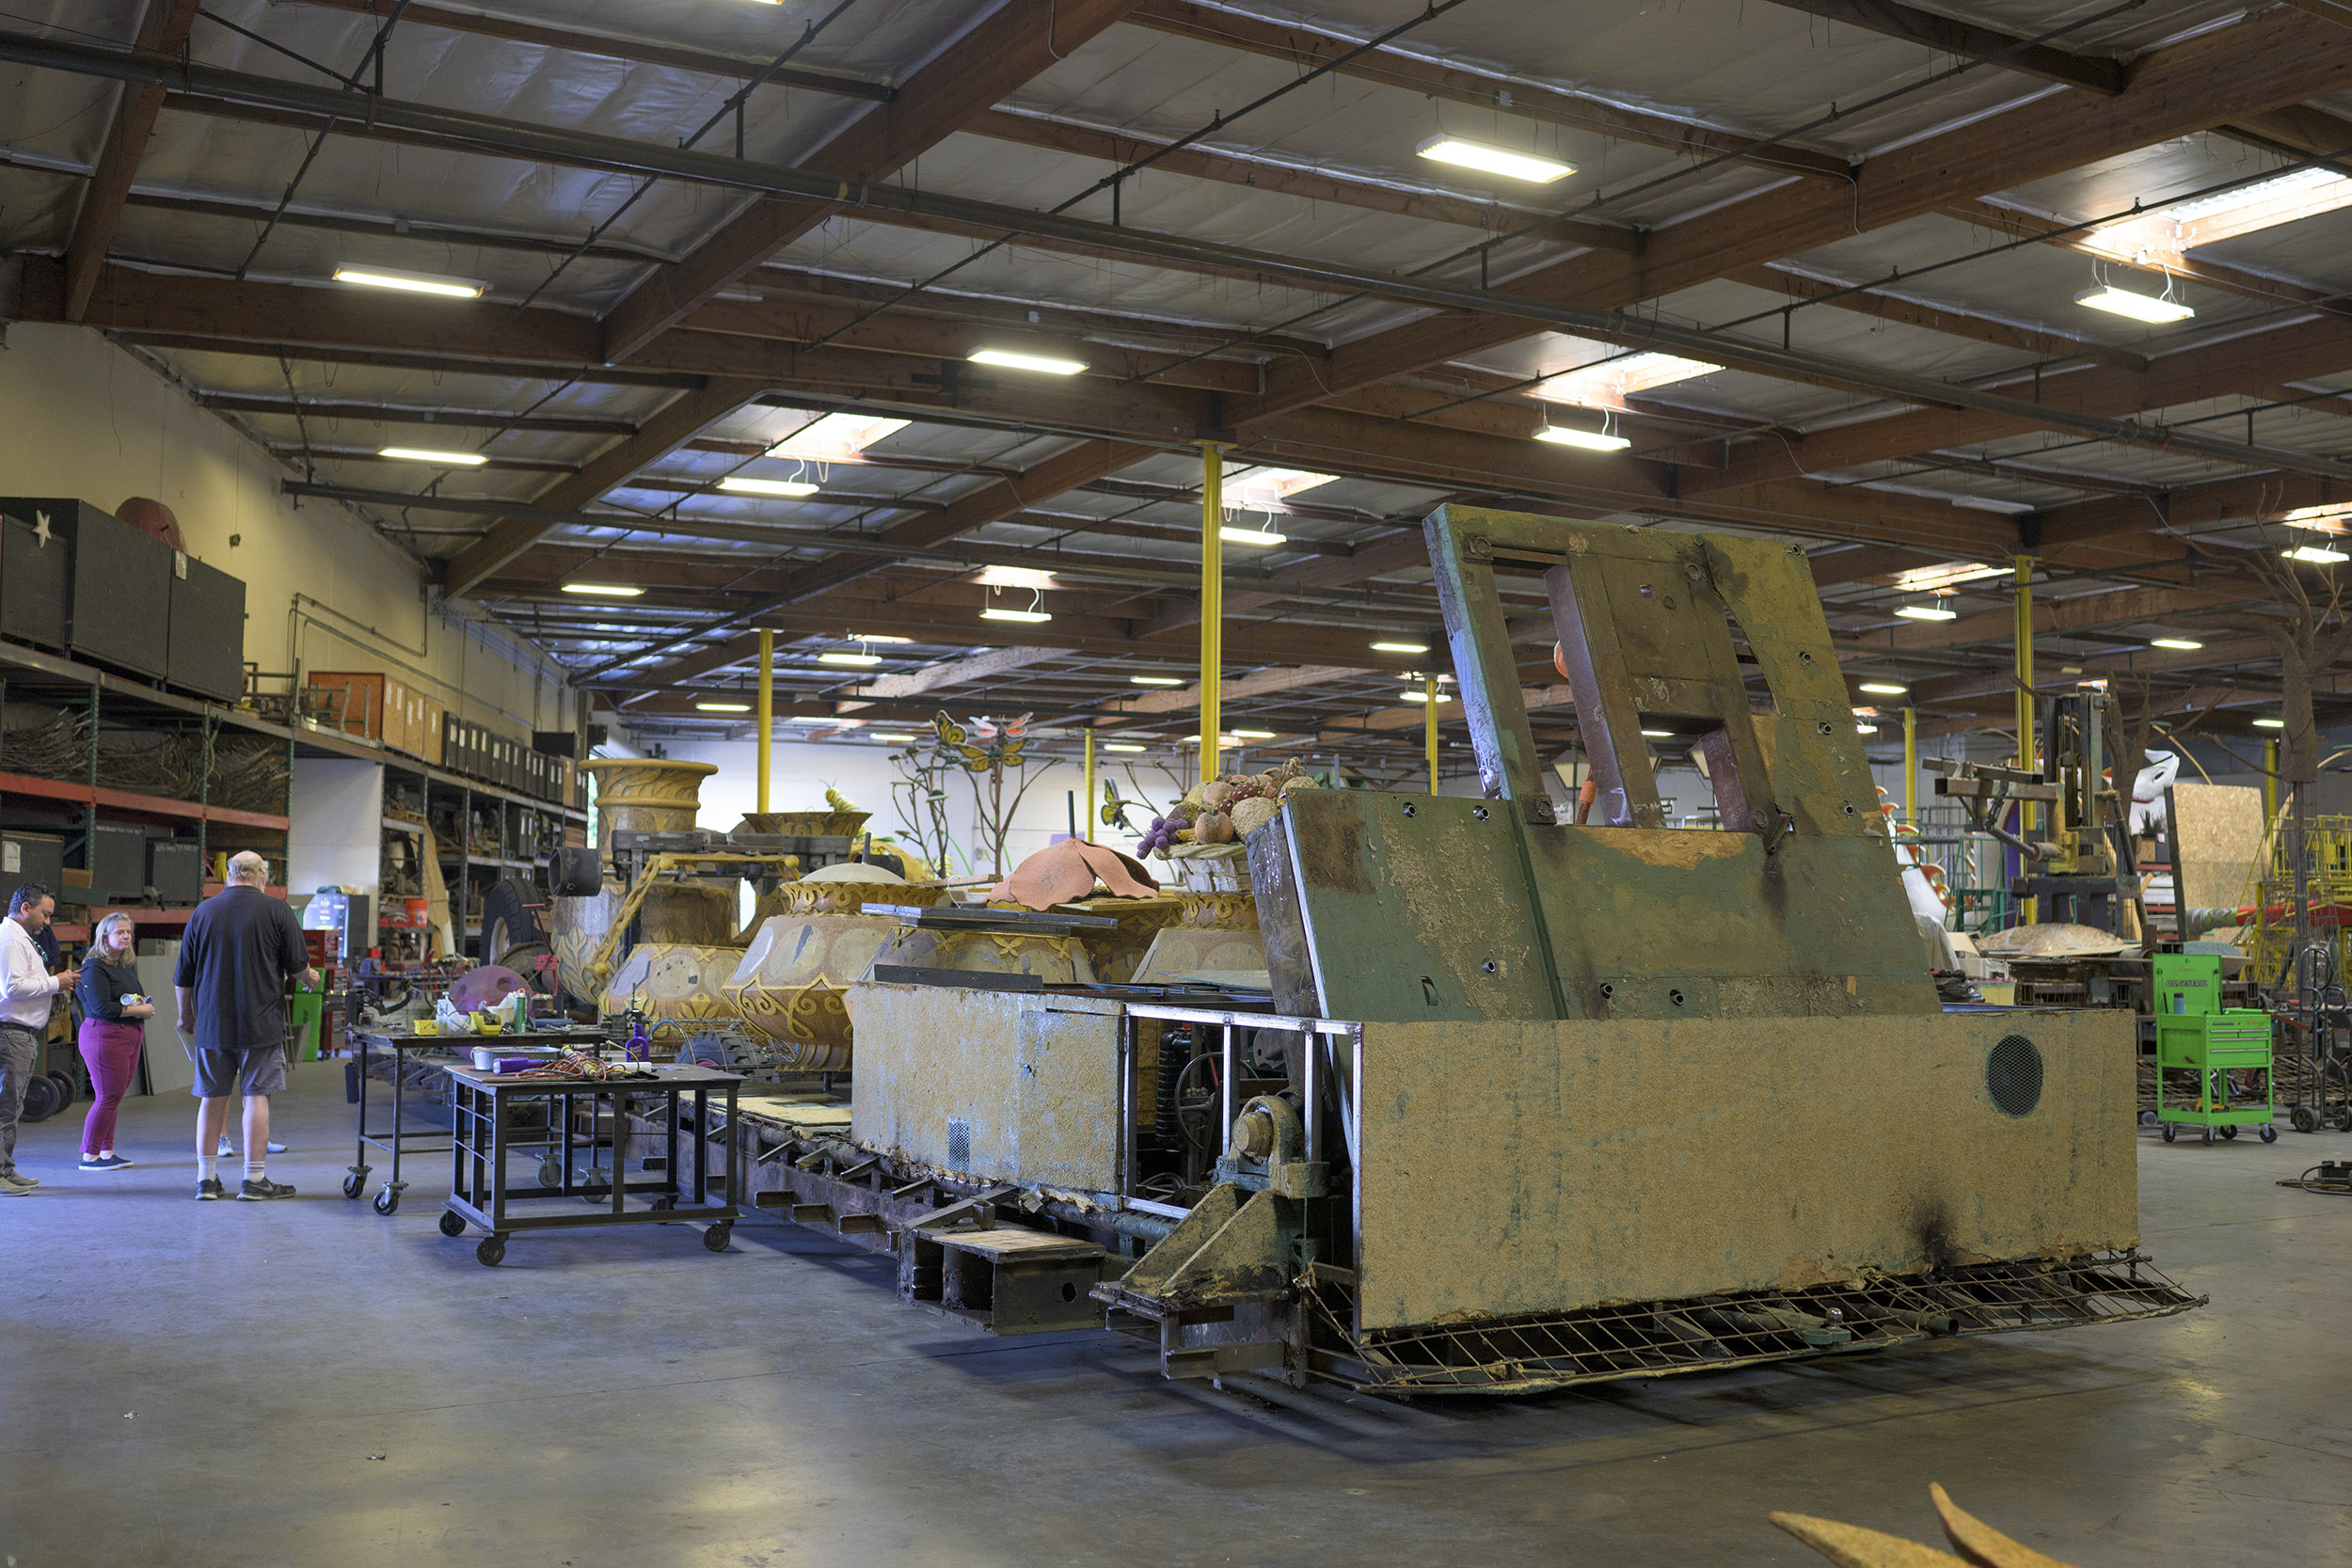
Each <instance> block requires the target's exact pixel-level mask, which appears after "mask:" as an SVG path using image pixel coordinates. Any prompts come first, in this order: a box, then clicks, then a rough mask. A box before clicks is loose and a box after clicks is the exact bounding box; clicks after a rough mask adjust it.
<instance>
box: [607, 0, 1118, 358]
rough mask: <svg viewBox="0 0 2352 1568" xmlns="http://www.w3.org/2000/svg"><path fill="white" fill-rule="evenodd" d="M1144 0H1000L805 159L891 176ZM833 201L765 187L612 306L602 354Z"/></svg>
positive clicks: (694, 298)
mask: <svg viewBox="0 0 2352 1568" xmlns="http://www.w3.org/2000/svg"><path fill="white" fill-rule="evenodd" d="M1134 4H1135V0H1002V3H1001V4H999V5H998V6H997V7H996V8H994V9H993V10H992V11H990V12H989V13H988V14H987V15H986V16H984V17H982V18H981V19H980V20H979V21H978V22H977V23H976V24H974V25H973V26H972V27H971V28H970V30H968V31H967V32H965V33H964V35H963V36H962V37H961V38H959V39H957V40H955V41H953V42H952V43H950V44H948V45H947V46H946V48H944V49H942V50H940V51H939V53H938V54H937V55H935V56H934V57H933V58H932V60H931V62H930V64H929V65H926V66H924V67H923V68H922V69H921V70H919V71H916V72H915V73H914V75H913V76H911V77H909V78H908V79H907V81H906V82H905V84H904V85H903V86H902V87H900V89H899V90H898V93H897V94H896V95H895V96H894V97H893V98H892V100H891V101H890V102H889V103H878V104H876V105H875V106H874V107H872V108H871V109H868V110H867V111H866V113H865V114H863V115H860V116H859V117H858V118H857V119H854V120H852V121H850V124H849V125H848V126H846V127H845V128H843V129H842V130H841V131H840V132H839V133H838V134H837V135H834V136H832V137H831V138H829V139H828V140H827V141H826V142H825V143H824V145H822V146H821V147H818V148H816V149H813V150H811V151H810V152H809V153H808V154H807V155H805V156H803V157H802V158H800V159H799V160H798V166H800V167H803V168H806V169H810V170H814V171H817V172H820V173H826V174H839V175H842V176H844V177H846V178H850V179H865V180H882V179H887V178H889V177H890V176H892V175H894V174H897V173H898V171H899V170H901V169H903V168H904V167H906V166H907V165H908V164H910V163H912V162H913V161H914V159H915V158H917V157H919V156H921V155H922V154H923V153H924V152H925V151H927V150H930V148H931V147H933V146H935V145H936V144H937V143H938V142H940V141H941V140H943V139H944V138H946V136H948V135H952V134H954V133H955V132H956V131H957V130H958V129H960V128H961V127H962V126H964V125H966V124H968V123H970V122H971V121H973V120H975V119H977V118H978V117H979V116H980V115H982V114H984V113H986V112H987V111H988V110H990V109H992V108H994V107H995V106H996V104H997V103H999V102H1001V101H1002V100H1004V99H1005V98H1007V97H1009V95H1010V94H1011V93H1012V92H1013V91H1014V90H1015V89H1016V88H1018V87H1021V86H1022V85H1023V84H1024V83H1025V82H1027V81H1028V80H1030V78H1032V77H1034V76H1037V75H1040V74H1041V73H1042V72H1043V71H1045V70H1046V68H1047V67H1049V66H1051V65H1052V64H1053V63H1054V62H1055V61H1056V60H1057V59H1058V58H1060V57H1061V56H1063V55H1067V54H1068V53H1069V52H1070V51H1071V50H1073V49H1075V48H1077V47H1079V46H1080V45H1082V44H1084V43H1086V42H1087V41H1088V40H1090V39H1092V38H1093V37H1094V36H1095V35H1096V34H1098V33H1100V32H1101V31H1103V29H1104V28H1105V27H1108V26H1110V25H1111V24H1113V23H1116V22H1118V21H1119V20H1120V18H1121V17H1123V16H1125V15H1126V14H1127V12H1128V11H1129V10H1130V9H1131V8H1133V7H1134ZM834 211H836V209H835V208H834V207H833V206H832V205H830V204H828V203H825V202H818V201H799V200H790V199H787V198H779V197H757V198H754V199H753V200H752V202H751V203H750V204H749V205H748V206H747V207H745V208H744V209H743V210H742V211H741V212H739V213H738V214H736V215H735V216H734V217H732V218H730V219H728V220H727V221H726V222H725V223H723V224H722V225H720V227H719V228H718V229H717V230H715V231H714V232H712V233H711V234H710V235H708V236H707V238H705V239H704V240H703V241H702V243H700V244H699V245H696V246H695V247H694V249H693V250H692V251H691V253H689V254H688V255H687V256H685V257H684V258H683V259H681V260H679V261H675V262H671V263H668V264H666V265H664V266H661V267H658V268H656V269H655V270H654V271H653V273H652V274H651V275H650V276H648V277H644V278H642V279H640V280H639V281H638V282H637V283H636V284H635V285H634V286H633V287H631V288H630V290H629V292H628V293H627V294H625V295H623V296H622V298H621V301H620V303H619V304H617V305H615V306H614V307H613V308H612V309H611V310H610V311H608V312H606V314H605V318H604V324H603V326H604V348H603V353H602V355H601V356H600V357H602V358H604V359H607V360H612V361H614V362H620V361H626V360H628V359H630V358H633V357H634V356H636V354H637V353H638V351H639V350H640V349H643V348H644V346H645V345H646V344H648V343H650V342H652V341H654V340H655V339H657V338H659V337H660V336H661V334H662V333H664V332H666V331H667V330H668V329H669V328H671V327H672V326H675V325H677V324H678V323H679V322H680V321H682V320H684V319H685V318H686V317H687V316H688V315H689V314H691V313H692V312H693V311H694V310H695V309H698V308H700V307H701V306H703V305H704V304H706V303H707V302H708V300H709V299H710V297H711V296H712V295H713V294H715V293H718V292H719V291H720V290H721V289H723V288H726V287H727V286H728V285H730V284H732V283H735V282H737V281H738V280H739V279H740V278H741V277H743V276H744V275H745V274H747V273H749V272H751V271H752V270H753V269H754V268H755V267H757V266H758V265H759V264H760V263H761V262H763V261H766V260H767V259H768V258H769V257H771V256H772V255H774V254H775V253H776V252H777V251H779V250H782V249H783V248H784V247H785V246H786V245H790V244H791V243H792V242H793V241H794V240H796V239H799V238H800V237H801V236H802V235H803V234H805V233H807V232H808V231H809V230H812V229H814V228H816V227H817V226H818V224H819V223H822V222H823V221H824V220H825V218H826V217H827V216H828V215H829V214H832V213H834Z"/></svg>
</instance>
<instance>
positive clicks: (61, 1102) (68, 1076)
mask: <svg viewBox="0 0 2352 1568" xmlns="http://www.w3.org/2000/svg"><path fill="white" fill-rule="evenodd" d="M49 1081H50V1082H51V1083H52V1084H55V1085H57V1109H58V1110H60V1111H62V1110H64V1109H65V1108H66V1107H67V1106H69V1105H71V1104H72V1103H73V1102H74V1101H77V1100H79V1099H81V1098H82V1085H81V1081H80V1080H79V1079H77V1078H75V1077H74V1076H73V1074H72V1073H70V1072H62V1071H59V1070H57V1069H54V1068H53V1069H50V1072H49Z"/></svg>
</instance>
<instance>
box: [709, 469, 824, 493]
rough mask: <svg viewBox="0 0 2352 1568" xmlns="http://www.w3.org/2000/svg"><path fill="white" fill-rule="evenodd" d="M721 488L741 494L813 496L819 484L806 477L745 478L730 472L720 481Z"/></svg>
mask: <svg viewBox="0 0 2352 1568" xmlns="http://www.w3.org/2000/svg"><path fill="white" fill-rule="evenodd" d="M719 488H720V489H722V490H731V491H733V492H734V493H735V494H737V495H739V496H813V495H815V494H816V493H817V486H815V485H814V484H811V483H808V481H806V480H804V479H745V478H744V477H743V476H742V475H740V474H729V475H727V477H726V478H724V479H723V480H721V481H720V482H719Z"/></svg>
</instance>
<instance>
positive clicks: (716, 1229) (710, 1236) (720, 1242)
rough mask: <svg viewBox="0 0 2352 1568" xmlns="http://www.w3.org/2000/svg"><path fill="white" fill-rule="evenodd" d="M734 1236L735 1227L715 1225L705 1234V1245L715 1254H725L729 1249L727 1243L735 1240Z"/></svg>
mask: <svg viewBox="0 0 2352 1568" xmlns="http://www.w3.org/2000/svg"><path fill="white" fill-rule="evenodd" d="M734 1236H735V1227H733V1226H731V1225H714V1226H712V1227H710V1228H709V1229H707V1230H706V1231H704V1232H703V1245H705V1246H707V1247H708V1248H709V1249H710V1250H711V1251H713V1252H724V1251H726V1249H727V1243H728V1242H729V1241H731V1240H733V1239H734Z"/></svg>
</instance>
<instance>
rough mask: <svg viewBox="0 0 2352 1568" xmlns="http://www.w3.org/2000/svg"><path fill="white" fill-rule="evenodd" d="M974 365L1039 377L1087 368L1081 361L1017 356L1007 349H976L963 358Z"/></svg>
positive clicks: (1071, 372)
mask: <svg viewBox="0 0 2352 1568" xmlns="http://www.w3.org/2000/svg"><path fill="white" fill-rule="evenodd" d="M964 357H965V358H967V359H969V360H971V361H972V363H974V364H975V365H994V366H996V367H997V368H999V369H1001V370H1008V371H1035V372H1038V373H1039V374H1040V375H1076V374H1077V373H1078V372H1080V371H1082V370H1085V369H1086V368H1087V362H1086V361H1085V360H1083V359H1064V358H1062V357H1061V356H1058V355H1053V354H1019V353H1016V352H1014V351H1013V350H1011V349H1009V348H976V349H974V350H973V351H972V352H971V353H970V354H968V355H966V356H964Z"/></svg>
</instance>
